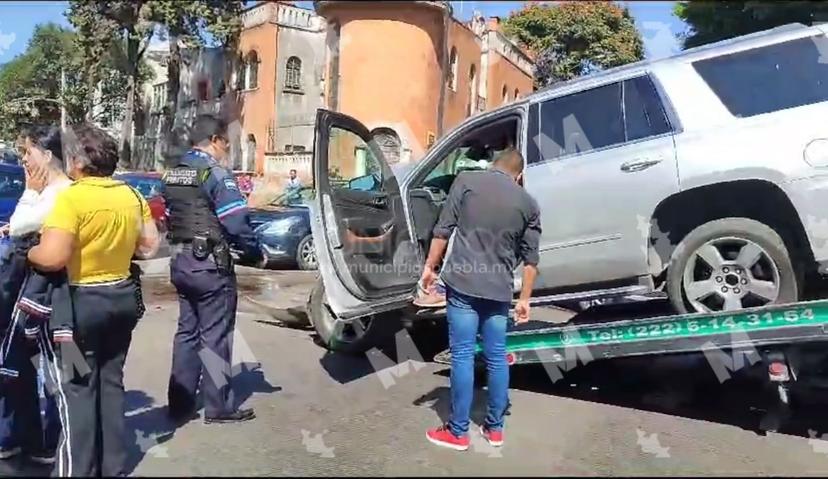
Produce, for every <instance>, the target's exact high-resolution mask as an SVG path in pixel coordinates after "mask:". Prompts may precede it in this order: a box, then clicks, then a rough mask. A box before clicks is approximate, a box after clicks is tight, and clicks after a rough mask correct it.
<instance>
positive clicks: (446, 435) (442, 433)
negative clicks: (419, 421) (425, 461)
mask: <svg viewBox="0 0 828 479" xmlns="http://www.w3.org/2000/svg"><path fill="white" fill-rule="evenodd" d="M426 438H427V439H428V440H429V441H430V442H431V443H432V444H436V445H438V446H443V447H447V448H449V449H454V450H455V451H465V450H466V449H468V448H469V443H470V441H469V436H468V435H465V436H462V437H457V436H455V435H454V434H452V433H451V431H449V428H448V426H445V425H444V426H440V427H438V428H436V429H429V430H428V431H426Z"/></svg>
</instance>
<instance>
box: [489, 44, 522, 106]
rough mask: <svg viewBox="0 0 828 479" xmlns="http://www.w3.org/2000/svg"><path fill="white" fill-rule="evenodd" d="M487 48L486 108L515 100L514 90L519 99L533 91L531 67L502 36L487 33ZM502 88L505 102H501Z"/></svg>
mask: <svg viewBox="0 0 828 479" xmlns="http://www.w3.org/2000/svg"><path fill="white" fill-rule="evenodd" d="M487 41H488V43H489V48H488V63H489V65H488V68H489V74H488V85H487V95H486V96H487V98H488V100H487V108H489V109H492V108H497V107H499V106H501V105H504V104H506V103H509V102H512V101H514V100H515V90H517V91H518V92H519V93H520V96H521V97H524V96H527V95H529V94H531V93H532V91H533V90H534V86H533V85H534V82H533V79H532V75H531V70H530V71H529V72H528V73H527V70H529V69H530V68H531V65H529V64H528V62H526V60H525V59H524V57H523V56H522V55H523V54H522V53H521V52H520V51H519V50H517V49H516V48H513V47H511V46H510V45H509V44H508V43H507V42H506V41H505V39H504V37H503V36H502V34H500V33H498V32H496V31H492V32H488V33H487ZM503 87H506V91H507V100H506V101H505V102H504V100H503Z"/></svg>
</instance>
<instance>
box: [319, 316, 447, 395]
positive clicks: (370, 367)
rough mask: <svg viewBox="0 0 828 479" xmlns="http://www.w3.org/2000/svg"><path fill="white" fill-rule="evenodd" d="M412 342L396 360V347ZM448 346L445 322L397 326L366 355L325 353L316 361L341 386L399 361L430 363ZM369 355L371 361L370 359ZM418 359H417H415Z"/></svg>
mask: <svg viewBox="0 0 828 479" xmlns="http://www.w3.org/2000/svg"><path fill="white" fill-rule="evenodd" d="M312 336H313V339H314V342H315V343H317V344H319V345H320V347H324V346H322V345H321V344H320V343H319V337H318V336H317V335H316V334H313V335H312ZM408 338H410V341H413V344H414V346H415V348H412V349H413V350H409V351H404V352H403V354H404V355H406V356H407V357H403V358H400V357H398V347H403V348H405V345H406V344H411V343H410V342H408V341H409V339H408ZM446 347H448V336H447V333H446V326H445V322H438V323H434V324H431V323H426V322H425V321H424V322H423V324H421V325H419V326H418V327H416V328H413V329H410V330H406V329H404V328H402V326H400V329H399V330H398V331H397V333H396V334H395V335H391V337H390V339H389V340H387V341H385V342H384V343H383V344H380V345H378V346H377V347H376V348H375V349H372V350H370V351H368V353H359V354H345V353H338V352H334V351H326V352H325V355H324V356H322V358H320V359H319V364H320V365H321V366H322V368H323V369H324V370H325V371H326V372H327V373H328V375H330V377H331V378H333V379H334V380H336V381H337V382H339V383H340V384H347V383H349V382H351V381H356V380H357V379H361V378H363V377H365V376H369V375H371V374H374V373H379V372H381V371H383V370H386V369H388V368H391V367H396V366H397V364H398V363H399V362H400V361H406V360H408V359H413V360H417V361H420V360H421V361H422V362H429V361H431V360H432V359H434V356H435V355H436V354H437V353H439V352H440V351H442V350H444V349H445V348H446ZM369 355H371V357H372V359H369ZM417 356H419V357H417Z"/></svg>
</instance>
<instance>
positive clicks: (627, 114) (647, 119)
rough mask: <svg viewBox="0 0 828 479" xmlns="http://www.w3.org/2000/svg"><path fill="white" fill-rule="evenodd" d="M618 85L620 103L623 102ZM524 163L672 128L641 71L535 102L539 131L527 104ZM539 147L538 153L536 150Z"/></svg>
mask: <svg viewBox="0 0 828 479" xmlns="http://www.w3.org/2000/svg"><path fill="white" fill-rule="evenodd" d="M622 88H623V105H624V108H623V109H622V108H621V105H622ZM529 114H530V121H529V128H530V132H531V133H530V136H532V137H533V138H536V141H533V142H532V145H531V147H530V148H527V151H528V155H529V162H530V163H535V162H537V161H543V160H551V159H555V158H558V157H561V156H565V155H571V154H574V153H586V152H588V151H592V150H597V149H599V148H604V147H608V146H614V145H620V144H623V143H625V142H628V141H633V140H640V139H642V138H648V137H651V136H657V135H662V134H664V133H669V132H670V131H672V127H671V126H670V122H669V120H668V119H667V114H666V112H665V111H664V106H663V105H662V103H661V99H660V98H659V96H658V93H657V92H656V89H655V86H654V85H653V82H652V80H651V79H650V77H649V76H647V75H644V76H640V77H636V78H631V79H629V80H625V81H624V82H623V83H622V82H618V83H612V84H610V85H604V86H601V87H598V88H594V89H592V90H586V91H582V92H578V93H573V94H572V95H567V96H564V97H560V98H554V99H552V100H549V101H546V102H544V103H542V104H541V106H540V131H541V134H540V135H537V137H535V135H536V134H537V133H536V132H537V128H538V127H537V122H535V121H533V118H532V116H534V115H536V114H537V110H536V109H535V108H530V110H529ZM538 150H540V151H538Z"/></svg>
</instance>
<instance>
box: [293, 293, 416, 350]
mask: <svg viewBox="0 0 828 479" xmlns="http://www.w3.org/2000/svg"><path fill="white" fill-rule="evenodd" d="M308 318H310V321H311V324H312V325H313V328H314V329H315V330H316V333H317V335H318V336H319V338H318V342H319V343H320V344H321V345H322V346H324V347H325V348H326V349H329V350H331V351H336V352H340V353H346V354H360V353H364V352H366V351H368V350H369V349H371V348H374V347H377V346H379V345H381V344H383V343H384V342H385V341H386V340H388V339H389V338H391V337H393V334H394V333H395V332H397V331H398V330H400V328H401V327H402V325H401V323H400V321H399V320H398V319H396V318H394V317H390V316H388V315H371V316H367V317H363V318H358V319H355V320H353V321H352V322H350V323H343V322H337V321H336V317H335V316H334V315H333V313H332V312H331V310H330V309H329V308H328V306H327V305H326V304H325V286H324V284H323V283H322V279H319V280H317V282H316V285H315V286H314V288H313V290H312V291H311V294H310V298H309V299H308Z"/></svg>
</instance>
